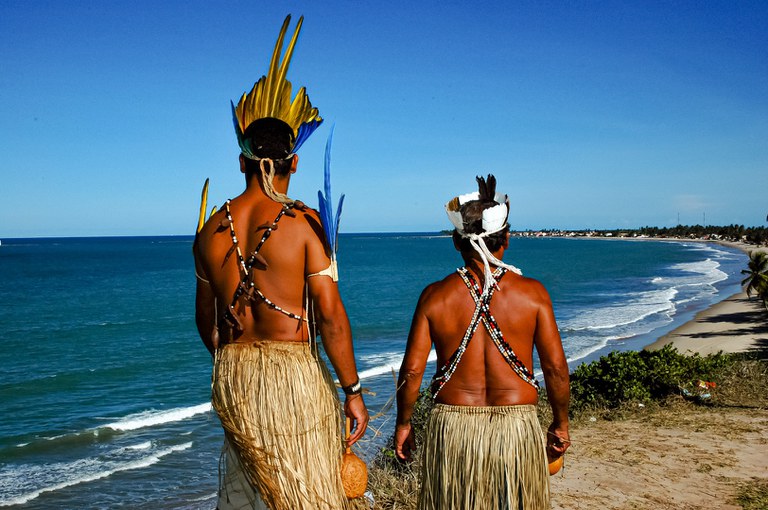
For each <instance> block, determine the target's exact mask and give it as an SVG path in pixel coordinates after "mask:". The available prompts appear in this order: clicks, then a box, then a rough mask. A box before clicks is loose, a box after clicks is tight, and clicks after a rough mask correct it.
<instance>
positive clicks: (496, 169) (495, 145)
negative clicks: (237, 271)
mask: <svg viewBox="0 0 768 510" xmlns="http://www.w3.org/2000/svg"><path fill="white" fill-rule="evenodd" d="M288 13H292V14H293V15H294V20H295V19H298V15H300V14H303V15H304V16H305V22H304V28H303V30H302V34H301V37H300V40H299V43H298V46H297V50H296V53H295V55H294V58H293V63H292V65H291V70H290V71H289V76H288V77H289V79H290V80H291V81H292V83H293V85H294V89H297V88H298V87H299V86H302V85H304V86H306V87H307V90H308V93H309V96H310V99H311V101H312V103H313V104H314V105H315V106H317V107H318V108H319V109H320V113H321V115H322V116H323V117H324V118H325V119H326V122H325V123H324V124H323V126H321V127H320V129H318V130H317V131H316V132H315V134H314V135H313V136H312V138H311V139H310V140H309V141H308V142H307V143H306V144H305V145H304V146H303V147H302V149H301V150H300V151H299V156H300V158H301V159H300V164H299V172H298V173H297V174H296V176H295V177H294V180H293V181H292V183H291V190H290V193H289V194H290V195H291V196H293V197H295V198H301V199H304V200H305V201H306V202H307V203H309V204H310V205H313V206H316V204H317V190H318V189H319V188H320V186H321V181H322V152H323V147H324V144H325V138H326V137H327V135H328V132H329V130H330V126H331V124H332V123H335V124H336V132H335V135H334V147H333V167H332V168H333V184H334V193H335V194H336V195H337V196H338V194H339V193H341V192H344V193H346V195H347V198H346V202H345V210H344V213H343V214H342V220H341V230H342V231H344V232H377V231H380V232H383V231H435V230H440V229H447V228H449V223H448V220H447V218H446V217H445V214H444V212H443V204H444V203H445V202H446V201H447V200H449V199H450V198H451V197H452V196H454V195H456V194H458V193H462V192H467V191H472V190H473V188H474V186H475V185H474V176H475V175H476V174H485V173H494V174H496V176H497V178H498V180H499V189H500V190H501V191H504V192H506V193H508V194H509V195H510V199H511V203H512V213H511V215H510V224H511V225H512V227H513V228H517V229H528V228H530V229H539V228H553V227H561V228H614V227H618V228H621V227H628V228H631V227H641V226H645V225H656V226H672V225H674V224H676V223H677V219H678V215H679V219H680V222H681V223H684V224H694V223H702V221H704V220H705V219H706V222H707V223H708V224H718V225H719V224H729V223H740V224H745V225H748V226H754V225H765V219H766V214H768V193H767V192H768V31H766V30H765V27H766V26H768V3H766V2H762V1H759V2H746V1H727V2H725V1H723V2H720V1H707V2H599V1H594V2H592V1H590V2H483V3H479V4H478V5H477V6H472V5H471V3H470V2H453V1H447V2H445V1H444V2H364V1H339V2H332V3H331V2H279V1H275V2H259V1H250V2H237V1H229V2H204V1H194V0H192V1H184V2H180V1H179V2H173V1H168V2H148V1H147V2H145V1H135V0H134V1H131V2H122V1H98V2H97V1H93V2H61V1H59V2H39V1H34V0H27V1H11V0H4V1H3V2H2V3H0V177H1V178H2V185H0V203H2V205H3V209H4V213H3V214H2V215H0V238H2V237H25V236H73V235H164V234H189V233H193V230H194V227H195V224H196V220H197V208H198V204H199V193H200V189H201V187H202V184H203V181H204V180H205V178H206V177H210V178H211V189H210V199H211V200H212V201H213V202H214V203H221V202H222V201H223V200H225V199H226V198H227V197H233V196H235V195H237V194H238V193H239V192H240V191H241V189H242V187H243V179H242V176H241V174H240V173H239V171H238V166H237V156H238V149H237V143H236V141H235V136H234V132H233V129H232V122H231V113H230V107H229V101H230V100H235V101H237V99H238V98H239V97H240V95H241V94H242V93H243V92H244V91H246V90H250V88H251V87H252V86H253V83H254V82H255V81H256V80H257V79H258V78H259V77H260V76H261V75H262V74H264V73H265V72H266V69H267V65H268V61H269V55H270V54H271V50H272V48H273V45H274V42H275V39H276V36H277V33H278V31H279V28H280V25H281V23H282V21H283V18H284V16H285V15H286V14H288Z"/></svg>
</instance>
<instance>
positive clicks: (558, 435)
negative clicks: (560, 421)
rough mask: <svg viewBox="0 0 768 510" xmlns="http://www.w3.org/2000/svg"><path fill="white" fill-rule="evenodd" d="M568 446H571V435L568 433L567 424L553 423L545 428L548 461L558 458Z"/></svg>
mask: <svg viewBox="0 0 768 510" xmlns="http://www.w3.org/2000/svg"><path fill="white" fill-rule="evenodd" d="M569 446H571V436H570V434H569V433H568V426H567V425H565V426H562V425H556V424H555V423H553V424H552V425H550V426H549V430H547V459H548V460H549V461H550V462H552V461H553V460H556V459H559V458H560V457H562V456H563V455H564V454H565V451H566V450H567V449H568V447H569Z"/></svg>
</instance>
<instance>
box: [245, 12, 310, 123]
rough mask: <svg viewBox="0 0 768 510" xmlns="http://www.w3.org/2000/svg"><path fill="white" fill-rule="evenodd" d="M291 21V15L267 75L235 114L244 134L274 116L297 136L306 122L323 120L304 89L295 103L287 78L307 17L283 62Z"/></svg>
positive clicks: (284, 25)
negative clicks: (300, 127) (260, 121)
mask: <svg viewBox="0 0 768 510" xmlns="http://www.w3.org/2000/svg"><path fill="white" fill-rule="evenodd" d="M290 21H291V16H290V15H289V16H287V17H286V18H285V21H283V25H282V27H281V28H280V34H279V35H278V38H277V42H276V43H275V48H274V50H273V52H272V59H271V60H270V63H269V71H268V72H267V75H266V76H262V77H261V79H259V81H258V82H256V83H255V84H254V85H253V89H251V91H250V92H249V93H248V94H243V96H242V97H241V98H240V101H239V102H238V103H237V106H236V108H235V115H236V116H237V122H238V124H239V126H240V130H241V131H242V132H245V130H246V129H247V128H248V126H249V125H250V124H251V123H252V122H253V121H255V120H258V119H262V118H264V117H274V118H277V119H280V120H282V121H283V122H285V123H286V124H288V125H289V126H290V127H291V129H293V133H294V135H296V134H297V133H298V130H299V126H301V125H302V124H304V123H305V122H310V121H312V120H315V119H320V117H319V115H318V111H317V108H313V107H312V104H311V103H310V102H309V97H308V96H307V94H306V90H305V89H304V87H302V88H301V89H300V90H299V92H298V94H297V95H296V98H294V99H293V101H291V90H292V86H291V82H290V81H288V80H286V79H285V78H286V75H287V73H288V67H289V65H290V62H291V57H292V56H293V51H294V48H295V46H296V42H297V40H298V38H299V32H300V31H301V26H302V24H303V23H304V17H303V16H301V17H300V18H299V21H298V23H297V24H296V28H295V29H294V32H293V36H292V37H291V40H290V42H289V43H288V46H287V48H286V51H285V55H283V57H282V59H281V58H280V54H281V52H282V49H283V41H284V39H285V35H286V32H287V30H288V25H289V23H290Z"/></svg>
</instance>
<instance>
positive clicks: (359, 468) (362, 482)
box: [341, 418, 368, 499]
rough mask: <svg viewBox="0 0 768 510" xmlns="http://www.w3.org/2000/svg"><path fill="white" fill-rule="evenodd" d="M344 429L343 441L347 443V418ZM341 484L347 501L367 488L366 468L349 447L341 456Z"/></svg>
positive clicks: (356, 496) (357, 496) (361, 493)
mask: <svg viewBox="0 0 768 510" xmlns="http://www.w3.org/2000/svg"><path fill="white" fill-rule="evenodd" d="M345 428H346V437H345V439H346V440H347V441H349V418H347V423H346V427H345ZM341 484H342V485H343V486H344V494H346V496H347V498H349V499H354V498H359V497H360V496H362V495H363V494H365V489H366V488H367V487H368V467H367V466H366V465H365V462H363V461H362V459H360V457H358V456H357V455H355V454H354V452H353V451H352V449H351V448H350V447H349V445H347V448H346V450H345V452H344V455H342V456H341Z"/></svg>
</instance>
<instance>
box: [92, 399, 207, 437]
mask: <svg viewBox="0 0 768 510" xmlns="http://www.w3.org/2000/svg"><path fill="white" fill-rule="evenodd" d="M211 409H212V408H211V403H210V402H206V403H204V404H198V405H196V406H190V407H179V408H176V409H168V410H165V411H143V412H141V413H136V414H131V415H128V416H126V417H125V418H123V419H122V420H121V421H116V422H113V423H108V424H106V425H103V426H102V427H101V428H105V429H112V430H117V431H127V430H136V429H141V428H144V427H154V426H156V425H164V424H166V423H172V422H176V421H181V420H186V419H188V418H191V417H193V416H195V415H198V414H202V413H207V412H209V411H211Z"/></svg>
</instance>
